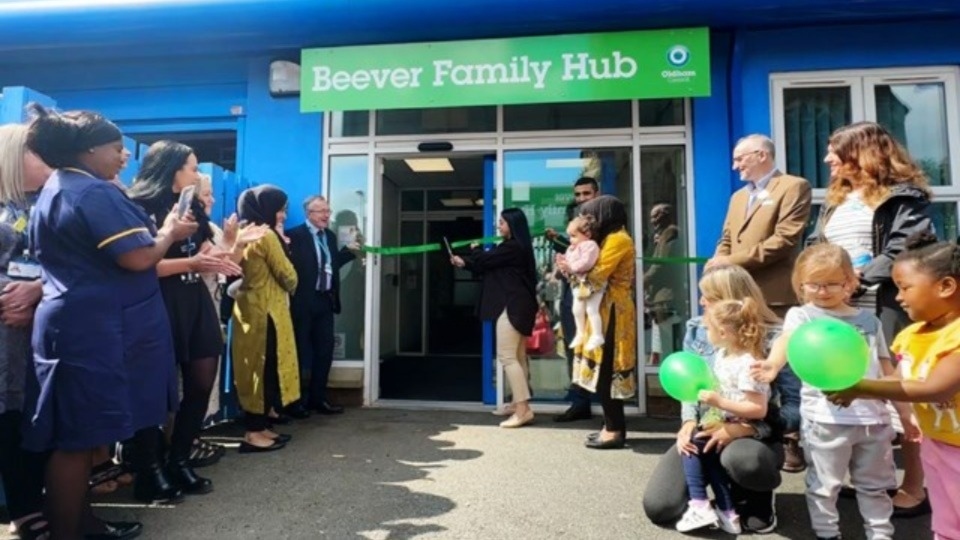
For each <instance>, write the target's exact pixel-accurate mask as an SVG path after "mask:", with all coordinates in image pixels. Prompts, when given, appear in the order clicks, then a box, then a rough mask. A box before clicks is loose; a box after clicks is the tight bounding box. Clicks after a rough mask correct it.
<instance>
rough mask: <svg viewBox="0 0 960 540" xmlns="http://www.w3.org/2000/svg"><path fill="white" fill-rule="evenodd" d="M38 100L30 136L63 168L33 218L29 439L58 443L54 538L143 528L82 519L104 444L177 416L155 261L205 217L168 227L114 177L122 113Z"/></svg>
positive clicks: (51, 447)
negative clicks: (91, 528)
mask: <svg viewBox="0 0 960 540" xmlns="http://www.w3.org/2000/svg"><path fill="white" fill-rule="evenodd" d="M33 109H34V112H35V113H36V115H37V118H36V119H35V120H34V121H33V122H32V124H31V126H30V131H29V133H28V136H27V146H28V147H29V148H30V150H31V151H33V152H34V153H35V154H37V155H38V156H39V157H40V158H41V159H42V160H43V161H44V162H46V163H47V164H48V165H50V166H51V167H53V168H54V169H56V170H55V171H54V173H53V174H52V175H51V177H50V179H49V180H48V181H47V183H46V185H45V186H44V188H43V190H42V191H41V193H40V196H39V198H38V200H37V204H36V207H35V209H34V215H33V219H32V220H31V223H30V240H31V244H32V246H33V249H34V251H35V253H36V257H37V259H38V260H39V261H40V264H41V266H42V277H41V279H42V281H43V298H42V300H41V301H40V305H39V306H38V307H37V311H36V318H35V321H34V330H33V338H32V341H33V349H34V370H35V373H36V381H35V383H34V384H33V385H31V386H30V387H28V389H27V392H28V394H27V402H26V404H25V416H26V418H27V419H28V420H29V425H28V426H27V428H26V430H25V432H24V447H25V448H27V449H29V450H32V451H50V452H51V455H50V460H49V462H48V465H47V474H46V496H47V503H48V504H47V508H48V515H47V517H48V519H49V521H50V530H51V537H50V538H51V539H52V540H75V539H77V538H86V539H90V538H126V537H131V536H134V535H136V534H138V533H139V531H140V529H141V525H140V524H139V523H123V524H108V526H107V527H106V530H105V531H104V532H103V533H99V534H94V535H90V534H89V533H88V534H86V535H84V534H83V532H82V531H81V529H82V528H83V525H84V524H83V523H82V522H83V521H84V513H85V512H84V509H85V504H86V498H87V489H88V486H87V481H88V479H89V475H90V467H91V458H92V452H93V450H94V449H95V448H96V447H98V446H101V445H105V444H110V443H113V442H115V441H120V440H124V439H127V438H129V437H131V436H132V435H133V434H134V432H135V431H136V430H138V429H140V428H143V427H147V426H156V425H159V424H162V423H163V422H165V421H166V418H167V411H168V410H169V409H170V407H171V405H172V403H171V399H172V398H175V397H176V395H175V393H174V394H173V395H171V392H170V390H171V386H172V385H171V382H172V381H174V380H175V379H174V378H173V376H174V372H173V367H174V365H173V360H172V358H173V351H172V347H171V337H170V327H169V323H168V321H167V315H166V312H165V310H164V304H163V298H162V297H161V295H160V289H159V285H158V281H157V273H156V269H155V267H156V264H157V262H158V261H159V260H160V259H161V258H162V257H163V255H164V253H166V251H167V249H169V247H170V246H171V245H172V243H173V242H174V241H176V240H178V239H183V238H186V237H188V236H190V235H191V234H192V233H193V232H194V231H196V228H197V226H196V224H195V223H191V222H188V221H184V220H180V219H177V218H176V217H175V216H173V215H170V216H168V217H167V218H166V219H165V221H164V222H163V226H162V227H161V228H160V230H156V229H155V227H153V226H152V225H151V222H150V220H149V219H148V218H147V216H146V214H144V213H143V212H142V211H140V209H139V208H137V206H136V205H135V204H133V203H132V202H131V201H130V200H129V199H127V198H126V197H125V196H124V194H123V193H122V192H121V191H120V190H118V189H117V188H116V187H115V186H113V185H112V184H110V183H109V182H108V181H107V179H110V178H114V177H115V176H116V174H117V172H118V171H119V170H120V167H121V165H122V159H123V144H122V140H121V133H120V130H119V129H118V128H117V127H116V126H115V125H114V124H112V123H111V122H110V121H108V120H106V119H105V118H103V117H102V116H100V115H99V114H96V113H92V112H86V111H81V112H74V113H64V114H58V113H56V112H52V111H48V110H46V109H44V108H42V107H40V106H37V105H34V106H33ZM37 383H38V384H37Z"/></svg>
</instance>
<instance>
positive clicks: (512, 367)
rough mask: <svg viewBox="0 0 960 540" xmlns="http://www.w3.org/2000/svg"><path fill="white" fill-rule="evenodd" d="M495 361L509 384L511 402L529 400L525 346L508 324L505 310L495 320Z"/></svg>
mask: <svg viewBox="0 0 960 540" xmlns="http://www.w3.org/2000/svg"><path fill="white" fill-rule="evenodd" d="M497 360H498V361H499V362H500V363H501V364H502V365H503V372H504V373H505V374H506V376H507V382H508V383H510V391H511V393H512V394H513V402H514V403H520V402H522V401H529V400H530V387H529V386H528V384H527V380H528V379H529V378H530V368H529V366H528V364H527V346H526V340H525V339H524V337H523V335H521V334H520V332H518V331H517V329H516V328H514V327H513V325H512V324H510V319H509V318H507V310H506V309H504V310H503V313H501V314H500V317H499V318H498V319H497Z"/></svg>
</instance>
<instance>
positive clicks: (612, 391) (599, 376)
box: [559, 195, 637, 449]
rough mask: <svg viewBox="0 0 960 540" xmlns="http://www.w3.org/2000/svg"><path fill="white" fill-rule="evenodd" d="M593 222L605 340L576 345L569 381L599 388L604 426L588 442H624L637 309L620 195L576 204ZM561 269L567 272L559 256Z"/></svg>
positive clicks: (632, 255) (594, 278)
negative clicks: (594, 346) (625, 403)
mask: <svg viewBox="0 0 960 540" xmlns="http://www.w3.org/2000/svg"><path fill="white" fill-rule="evenodd" d="M580 213H581V214H582V215H589V216H592V217H593V218H594V219H595V220H596V222H597V236H596V241H597V243H598V244H600V258H599V259H598V260H597V264H596V265H595V266H594V267H593V269H592V270H590V273H589V274H588V275H587V280H588V281H589V282H590V283H591V285H592V287H591V288H592V289H593V290H604V289H605V290H606V292H605V293H604V295H603V301H602V302H601V303H600V317H601V319H602V325H603V335H604V339H605V343H604V345H603V347H602V348H598V349H592V350H589V351H587V350H585V349H584V347H583V346H580V347H577V348H576V349H574V358H573V383H574V384H576V385H579V386H580V387H582V388H584V389H585V390H588V391H590V392H593V393H599V394H600V403H601V404H602V406H603V429H602V430H601V431H600V432H599V433H597V434H593V435H591V436H589V437H588V438H587V442H586V446H587V447H588V448H596V449H607V448H623V446H624V441H625V439H626V431H627V426H626V420H625V418H624V412H623V401H624V400H625V399H630V398H632V397H633V396H634V395H635V394H636V391H637V381H636V367H637V325H636V322H637V312H636V305H635V304H634V284H635V281H636V273H635V270H636V252H635V249H634V245H633V239H632V238H630V235H629V234H628V233H627V210H626V207H625V206H624V205H623V203H622V202H620V200H619V199H617V198H616V197H613V196H610V195H602V196H600V197H597V198H596V199H592V200H590V201H587V202H585V203H583V205H581V206H580ZM559 266H560V270H562V271H563V272H564V273H567V272H568V268H567V267H566V264H565V263H564V262H563V261H560V262H559Z"/></svg>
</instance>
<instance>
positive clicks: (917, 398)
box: [830, 233, 960, 540]
mask: <svg viewBox="0 0 960 540" xmlns="http://www.w3.org/2000/svg"><path fill="white" fill-rule="evenodd" d="M935 242H936V238H935V237H934V236H933V235H931V234H929V233H921V234H919V235H916V236H913V237H911V238H909V239H908V240H907V251H904V252H903V253H901V254H900V255H899V256H898V257H897V259H896V261H895V263H894V265H893V281H894V283H896V284H897V287H898V288H899V289H900V293H899V294H898V295H897V300H898V301H899V302H900V304H901V305H902V306H903V307H904V309H905V310H906V311H907V315H909V316H910V318H911V319H912V320H914V321H916V322H915V324H913V325H911V326H909V327H907V328H906V329H904V330H903V331H902V332H900V334H898V335H897V337H896V339H895V340H894V342H893V346H892V347H891V348H892V349H893V351H894V353H896V354H897V358H898V359H899V361H900V364H899V368H900V369H899V370H898V372H897V375H896V376H894V377H887V378H886V379H885V380H875V379H874V378H870V379H865V380H863V381H861V382H859V383H857V384H856V385H855V386H853V388H850V389H848V390H844V391H843V392H838V393H836V394H832V395H831V396H830V399H831V400H832V401H833V402H834V403H838V404H841V405H850V406H856V405H857V404H859V403H863V402H864V401H863V400H862V399H858V400H857V401H853V400H854V399H856V398H867V399H890V400H895V401H900V402H911V403H914V405H913V409H914V412H915V413H916V417H917V421H918V423H919V426H920V430H921V431H922V432H923V440H922V442H921V444H920V457H921V459H922V461H923V470H924V475H925V476H926V483H927V492H928V494H929V499H930V505H931V507H932V508H933V518H932V520H931V525H932V528H933V532H934V533H935V537H936V538H937V539H938V540H948V539H954V538H960V487H958V486H960V483H958V482H957V478H960V423H958V422H957V420H956V419H957V418H958V417H960V407H958V403H960V247H958V246H957V245H956V244H953V243H950V242H940V243H935ZM851 401H853V402H852V404H851Z"/></svg>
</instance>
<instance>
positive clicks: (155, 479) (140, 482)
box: [133, 464, 183, 504]
mask: <svg viewBox="0 0 960 540" xmlns="http://www.w3.org/2000/svg"><path fill="white" fill-rule="evenodd" d="M133 496H134V497H135V498H136V499H137V500H138V501H142V502H145V503H151V504H155V503H161V504H172V503H177V502H180V501H182V500H183V493H182V492H181V491H180V490H179V489H177V488H176V486H174V485H173V484H171V483H170V480H169V479H168V478H167V475H166V473H164V470H163V467H161V466H160V465H159V464H153V465H150V466H149V467H145V468H142V469H140V471H138V472H137V479H136V481H135V482H134V484H133Z"/></svg>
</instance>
